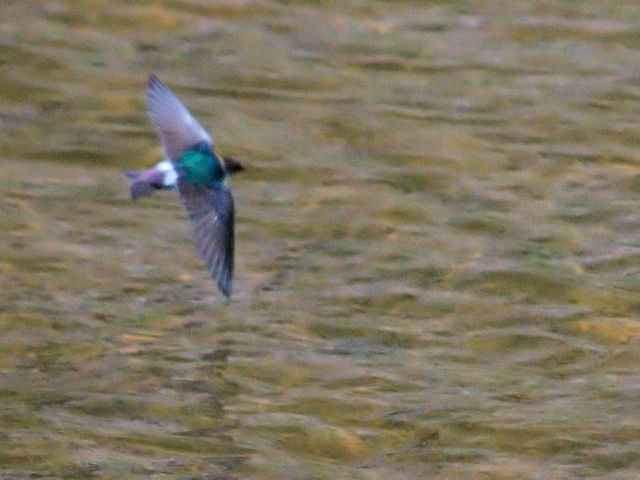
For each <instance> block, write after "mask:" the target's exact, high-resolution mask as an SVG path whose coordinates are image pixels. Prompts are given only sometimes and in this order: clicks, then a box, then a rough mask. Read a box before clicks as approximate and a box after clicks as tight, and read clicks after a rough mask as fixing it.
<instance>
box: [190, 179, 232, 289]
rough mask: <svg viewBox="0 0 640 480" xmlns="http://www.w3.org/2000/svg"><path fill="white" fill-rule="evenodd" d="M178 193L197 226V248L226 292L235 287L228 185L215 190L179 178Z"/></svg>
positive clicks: (230, 205) (194, 227) (230, 204)
mask: <svg viewBox="0 0 640 480" xmlns="http://www.w3.org/2000/svg"><path fill="white" fill-rule="evenodd" d="M178 190H179V192H180V197H181V199H182V203H183V204H184V206H185V208H186V209H187V212H188V213H189V217H190V218H191V223H192V226H193V240H194V242H195V247H196V250H197V251H198V253H199V254H200V256H201V257H202V259H203V260H204V262H205V264H206V265H207V268H208V269H209V272H210V273H211V276H212V277H213V278H214V279H215V280H216V282H217V283H218V287H219V288H220V290H221V291H222V293H223V294H224V295H225V296H226V297H229V296H230V295H231V290H232V288H233V267H234V255H233V247H234V231H233V223H234V208H233V198H232V196H231V191H230V190H229V187H228V186H227V185H226V184H225V183H221V184H219V185H217V186H215V187H203V186H196V185H193V184H192V183H191V182H188V181H186V180H184V179H182V178H179V179H178Z"/></svg>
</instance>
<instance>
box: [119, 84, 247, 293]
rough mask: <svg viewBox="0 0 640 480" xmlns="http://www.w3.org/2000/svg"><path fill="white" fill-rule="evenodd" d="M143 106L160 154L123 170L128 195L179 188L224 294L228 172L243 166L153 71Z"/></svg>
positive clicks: (229, 226)
mask: <svg viewBox="0 0 640 480" xmlns="http://www.w3.org/2000/svg"><path fill="white" fill-rule="evenodd" d="M147 110H148V112H149V116H150V117H151V121H152V123H153V125H154V126H155V128H156V130H157V131H158V134H159V135H160V141H161V143H162V147H163V149H164V153H165V160H163V161H162V162H160V163H158V164H157V165H156V166H155V167H153V168H151V169H149V170H143V171H128V172H125V175H126V177H127V179H128V181H129V187H130V189H131V196H132V198H133V199H136V198H139V197H142V196H145V195H149V194H151V193H152V192H153V191H155V190H157V189H162V188H174V187H177V188H178V192H179V194H180V199H181V200H182V204H183V205H184V207H185V208H186V210H187V213H188V215H189V218H190V219H191V225H192V236H193V240H194V244H195V248H196V250H197V251H198V253H199V255H200V256H201V257H202V259H203V260H204V263H205V265H206V266H207V269H208V270H209V273H210V274H211V276H212V277H213V278H214V280H215V281H216V282H217V284H218V288H219V289H220V291H221V292H222V294H223V295H224V296H225V297H227V298H228V297H230V296H231V292H232V289H233V269H234V241H235V240H234V217H235V213H234V206H233V197H232V195H231V189H230V188H229V185H228V183H227V180H226V179H227V177H228V176H229V175H231V174H232V173H235V172H238V171H241V170H244V168H243V167H242V165H240V164H239V163H238V162H237V161H235V160H233V159H232V158H223V157H220V156H218V155H216V153H215V151H214V144H213V140H212V139H211V137H210V136H209V134H208V133H207V132H206V130H205V129H204V128H202V126H201V125H200V124H199V123H198V122H197V121H196V120H195V118H193V116H192V115H191V114H190V113H189V111H188V110H187V109H186V108H185V106H184V105H183V104H182V103H181V102H180V100H178V98H177V97H176V96H175V95H174V94H173V93H172V92H171V90H170V89H169V87H167V86H166V85H165V84H164V83H162V81H161V80H160V79H159V78H158V77H156V76H155V75H153V74H151V75H149V78H148V80H147Z"/></svg>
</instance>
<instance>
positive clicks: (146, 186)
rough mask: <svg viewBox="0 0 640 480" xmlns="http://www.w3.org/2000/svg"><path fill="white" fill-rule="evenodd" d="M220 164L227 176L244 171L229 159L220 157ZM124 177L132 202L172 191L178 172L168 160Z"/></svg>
mask: <svg viewBox="0 0 640 480" xmlns="http://www.w3.org/2000/svg"><path fill="white" fill-rule="evenodd" d="M222 164H223V165H224V169H225V171H226V172H227V174H229V175H233V174H234V173H236V172H241V171H243V170H244V167H243V166H242V165H241V164H240V162H238V161H236V160H235V159H233V158H231V157H222ZM124 175H125V177H127V181H128V182H129V188H130V190H131V198H132V199H133V200H137V199H138V198H140V197H145V196H147V195H151V194H152V193H153V192H155V191H156V190H165V189H173V188H176V187H177V186H178V172H176V169H175V168H174V166H173V164H172V163H171V161H169V160H162V161H161V162H158V163H157V164H156V165H155V166H153V167H152V168H149V169H147V170H127V171H126V172H124Z"/></svg>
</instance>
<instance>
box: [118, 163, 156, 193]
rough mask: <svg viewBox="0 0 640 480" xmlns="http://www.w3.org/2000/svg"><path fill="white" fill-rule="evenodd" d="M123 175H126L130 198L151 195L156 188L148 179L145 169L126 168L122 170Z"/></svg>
mask: <svg viewBox="0 0 640 480" xmlns="http://www.w3.org/2000/svg"><path fill="white" fill-rule="evenodd" d="M124 176H125V177H127V182H128V183H129V190H131V199H132V200H137V199H138V198H140V197H146V196H147V195H151V194H152V193H153V191H154V190H155V189H156V187H155V186H154V184H153V183H152V182H150V181H149V178H148V177H149V176H148V175H147V171H146V170H127V171H126V172H124Z"/></svg>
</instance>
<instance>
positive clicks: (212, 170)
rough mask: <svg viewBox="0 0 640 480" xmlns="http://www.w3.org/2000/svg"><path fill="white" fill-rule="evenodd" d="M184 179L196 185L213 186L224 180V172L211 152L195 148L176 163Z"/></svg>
mask: <svg viewBox="0 0 640 480" xmlns="http://www.w3.org/2000/svg"><path fill="white" fill-rule="evenodd" d="M176 169H177V170H178V171H179V172H180V174H181V176H182V178H183V179H185V180H187V181H189V182H191V183H192V184H194V185H204V186H207V185H213V184H215V183H218V182H220V181H221V180H222V179H223V178H224V170H223V169H222V167H221V165H220V162H219V161H218V159H217V158H216V156H215V154H214V153H213V152H211V151H210V150H205V149H202V148H195V149H191V150H187V151H186V152H184V153H183V154H182V155H181V156H180V158H179V159H178V161H177V162H176Z"/></svg>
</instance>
